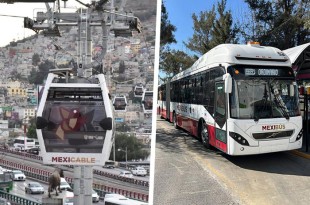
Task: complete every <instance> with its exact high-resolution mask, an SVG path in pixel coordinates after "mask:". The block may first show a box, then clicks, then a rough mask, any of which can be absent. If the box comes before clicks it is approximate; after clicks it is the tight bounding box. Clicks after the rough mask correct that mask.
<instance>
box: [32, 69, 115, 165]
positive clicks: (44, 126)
mask: <svg viewBox="0 0 310 205" xmlns="http://www.w3.org/2000/svg"><path fill="white" fill-rule="evenodd" d="M92 80H93V81H94V83H90V82H87V83H71V82H70V83H59V82H58V81H60V78H59V77H58V75H56V74H53V73H50V74H49V75H48V78H47V80H46V84H45V86H44V91H43V93H42V98H41V100H40V104H39V107H38V112H37V124H36V126H37V135H38V139H39V142H40V147H41V151H42V154H43V155H45V156H46V159H47V160H48V162H47V163H51V164H53V159H54V160H55V159H56V158H55V157H54V156H55V154H61V157H63V158H66V157H67V158H68V159H69V158H70V157H74V156H76V155H74V153H80V154H82V155H83V154H99V155H100V154H101V157H100V159H99V160H98V161H95V162H93V163H94V164H98V163H99V164H100V163H101V164H104V162H105V161H107V160H108V158H109V156H110V152H111V148H112V143H113V136H114V129H115V128H114V123H113V122H114V119H113V111H112V105H111V101H110V98H109V94H108V89H107V86H106V82H105V79H104V75H103V74H99V75H96V76H95V77H94V78H93V79H92ZM94 156H95V155H94ZM75 159H76V158H75ZM96 160H97V159H96ZM43 161H44V158H43ZM86 163H90V162H86Z"/></svg>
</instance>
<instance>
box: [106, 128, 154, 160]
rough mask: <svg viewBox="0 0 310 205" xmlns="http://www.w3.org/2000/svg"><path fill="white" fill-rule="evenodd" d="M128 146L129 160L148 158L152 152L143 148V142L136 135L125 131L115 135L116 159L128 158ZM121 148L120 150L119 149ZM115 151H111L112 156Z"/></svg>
mask: <svg viewBox="0 0 310 205" xmlns="http://www.w3.org/2000/svg"><path fill="white" fill-rule="evenodd" d="M126 147H127V160H128V161H131V160H133V159H134V160H139V159H146V158H147V157H148V156H149V154H150V152H149V151H146V150H144V149H143V144H142V143H141V142H140V141H138V139H137V138H136V137H135V136H132V135H128V134H125V133H118V134H116V136H115V160H116V161H125V160H126V151H125V150H126ZM119 149H120V151H118V150H119ZM112 156H113V153H111V157H110V159H111V158H113V157H112Z"/></svg>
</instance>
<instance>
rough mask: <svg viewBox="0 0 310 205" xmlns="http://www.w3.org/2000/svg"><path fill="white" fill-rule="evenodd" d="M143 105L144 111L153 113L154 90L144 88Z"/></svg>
mask: <svg viewBox="0 0 310 205" xmlns="http://www.w3.org/2000/svg"><path fill="white" fill-rule="evenodd" d="M141 102H142V107H143V112H144V113H147V114H148V113H152V110H153V91H147V90H144V92H143V95H142V101H141Z"/></svg>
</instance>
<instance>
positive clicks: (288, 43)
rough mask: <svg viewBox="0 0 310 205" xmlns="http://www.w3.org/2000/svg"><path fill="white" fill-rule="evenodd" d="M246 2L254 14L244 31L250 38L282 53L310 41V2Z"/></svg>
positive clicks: (253, 0)
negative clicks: (309, 23)
mask: <svg viewBox="0 0 310 205" xmlns="http://www.w3.org/2000/svg"><path fill="white" fill-rule="evenodd" d="M245 2H246V3H247V4H248V5H249V8H250V9H251V11H252V19H250V20H249V22H248V23H247V24H246V27H244V28H243V33H244V37H245V38H246V39H249V40H256V41H259V42H260V43H261V44H262V45H268V46H274V47H277V48H279V49H282V50H283V49H287V48H290V47H294V46H297V45H300V44H304V43H308V42H309V40H310V30H309V29H308V28H307V22H308V18H309V12H310V1H292V0H278V1H268V0H245ZM249 31H252V32H249Z"/></svg>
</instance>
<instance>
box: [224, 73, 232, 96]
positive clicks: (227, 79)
mask: <svg viewBox="0 0 310 205" xmlns="http://www.w3.org/2000/svg"><path fill="white" fill-rule="evenodd" d="M223 80H224V84H225V85H224V87H225V90H224V91H225V93H231V91H232V78H231V75H230V74H229V73H226V74H224V75H223Z"/></svg>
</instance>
